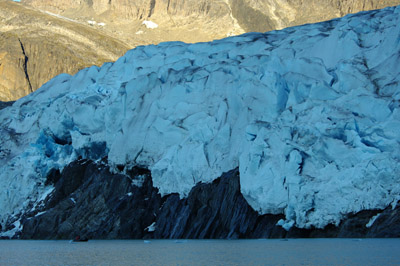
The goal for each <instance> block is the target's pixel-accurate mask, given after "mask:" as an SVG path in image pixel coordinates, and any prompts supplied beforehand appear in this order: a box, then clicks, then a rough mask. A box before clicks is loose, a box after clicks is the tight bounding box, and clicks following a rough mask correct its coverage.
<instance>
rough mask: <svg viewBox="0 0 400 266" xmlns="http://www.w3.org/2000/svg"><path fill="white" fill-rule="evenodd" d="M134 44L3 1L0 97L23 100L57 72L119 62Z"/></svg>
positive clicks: (0, 5) (0, 98)
mask: <svg viewBox="0 0 400 266" xmlns="http://www.w3.org/2000/svg"><path fill="white" fill-rule="evenodd" d="M131 47H132V46H128V45H125V44H123V43H122V42H120V41H118V40H116V39H114V38H113V37H111V36H109V35H106V34H104V33H101V32H98V31H96V30H95V29H92V28H90V27H89V26H87V25H82V24H80V23H77V22H73V21H68V20H66V19H60V18H57V17H55V16H51V15H49V14H46V13H44V12H40V11H38V10H33V9H32V8H27V7H24V6H22V5H21V4H18V3H14V2H12V1H8V0H0V100H2V101H11V100H16V99H19V98H21V97H23V96H25V95H27V94H28V93H30V92H32V91H35V90H36V89H38V88H39V87H40V86H41V85H43V84H44V83H45V82H47V81H49V80H50V79H51V78H53V77H54V76H56V75H58V74H61V73H69V74H75V73H76V72H77V71H78V70H80V69H82V68H85V67H88V66H91V65H101V64H103V63H104V62H107V61H114V60H116V59H117V58H118V57H120V56H121V55H123V54H124V53H125V52H126V50H128V49H129V48H131Z"/></svg>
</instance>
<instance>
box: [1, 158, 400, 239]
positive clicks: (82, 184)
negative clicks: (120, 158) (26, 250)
mask: <svg viewBox="0 0 400 266" xmlns="http://www.w3.org/2000/svg"><path fill="white" fill-rule="evenodd" d="M105 162H106V161H104V160H103V162H102V163H94V162H91V161H87V160H80V161H75V162H73V163H71V164H70V165H69V166H67V167H66V168H65V169H64V170H63V171H62V173H60V172H58V171H53V172H51V173H50V174H49V176H48V179H47V182H48V184H54V186H55V189H54V191H53V193H52V194H50V195H49V196H48V197H47V198H46V199H45V200H44V201H43V202H42V207H41V209H37V210H35V211H34V212H31V213H27V214H26V215H25V217H24V218H23V219H22V220H21V221H22V225H23V230H22V231H21V233H20V234H18V235H16V236H15V237H16V238H22V239H73V238H74V237H75V236H77V235H80V236H81V237H85V238H89V239H142V238H147V239H148V238H155V239H166V238H168V239H170V238H172V239H179V238H185V239H187V238H196V239H218V238H224V239H225V238H229V239H237V238H293V237H357V238H362V237H399V236H400V230H399V224H400V206H397V207H396V208H392V207H388V208H386V209H385V210H383V211H382V210H371V211H362V212H359V213H355V214H350V215H348V217H347V218H346V219H344V220H343V221H342V223H341V224H340V225H339V226H337V227H336V226H334V225H328V226H327V227H326V228H324V229H313V228H310V229H298V228H295V227H293V228H291V229H290V230H289V231H286V230H284V229H283V228H282V227H280V226H278V225H277V222H278V221H279V220H280V219H282V218H284V216H283V215H270V214H266V215H259V214H258V213H257V212H256V211H254V210H253V209H252V208H251V207H250V206H249V205H248V203H247V201H246V200H245V199H244V198H243V196H242V194H241V192H240V183H239V172H238V169H234V170H232V171H229V172H227V173H224V174H223V175H222V176H221V177H219V178H218V179H216V180H214V181H213V182H212V183H209V184H204V183H199V184H197V185H196V186H195V187H194V188H193V189H192V190H191V192H190V194H189V195H188V197H187V198H186V199H180V198H179V196H178V195H177V194H170V195H167V196H164V197H162V196H161V195H160V194H159V193H158V189H156V188H154V187H153V184H152V181H151V173H150V172H149V171H148V170H146V169H141V168H134V169H132V170H131V171H129V173H128V174H113V173H110V172H109V170H108V168H107V166H106V164H105ZM121 169H122V168H121ZM377 215H378V216H377ZM374 216H375V217H376V218H377V219H376V220H375V222H373V223H372V222H370V221H371V218H373V217H374ZM369 223H370V224H369ZM6 229H11V227H10V228H6Z"/></svg>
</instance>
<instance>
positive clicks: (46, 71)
mask: <svg viewBox="0 0 400 266" xmlns="http://www.w3.org/2000/svg"><path fill="white" fill-rule="evenodd" d="M22 2H23V3H24V4H27V5H30V6H32V7H35V8H37V9H40V10H45V11H50V12H53V13H56V14H53V15H49V14H44V12H39V11H38V10H32V9H31V8H30V9H28V8H25V7H24V6H21V4H17V3H13V2H12V1H8V0H1V1H0V100H3V101H8V100H16V99H19V98H21V97H23V96H25V95H27V94H28V93H30V92H32V91H35V90H36V89H37V88H39V87H40V86H41V85H42V84H44V83H45V82H47V81H48V80H50V79H51V78H52V77H54V76H56V75H58V74H60V73H69V74H73V73H76V72H77V71H78V70H79V69H82V68H84V67H87V66H90V65H100V64H102V63H104V62H106V61H114V60H116V59H117V58H118V57H119V56H121V55H122V54H123V53H125V52H126V51H127V50H128V48H132V47H134V46H137V45H140V44H149V43H158V42H162V41H172V40H180V41H185V42H199V41H210V40H212V39H219V38H223V37H225V36H227V35H236V34H241V33H244V32H251V31H260V32H265V31H269V30H274V29H282V28H285V27H288V26H294V25H300V24H304V23H312V22H317V21H322V20H328V19H331V18H335V17H339V16H343V15H345V14H348V13H355V12H358V11H361V10H370V9H376V8H382V7H385V6H390V5H396V4H400V0H384V1H376V0H373V1H366V0H353V1H344V0H336V1H328V0H324V1H317V0H312V1H301V0H292V1H283V0H262V1H250V0H226V1H219V0H218V1H217V0H201V1H196V0H185V1H182V0H168V1H166V0H140V1H133V0H116V1H115V0H114V1H108V0H99V1H91V0H84V1H78V0H74V1H66V0H56V1H51V0H25V1H22ZM59 14H62V16H60V15H59ZM57 16H58V17H57ZM71 19H72V20H73V21H70V20H71ZM93 19H95V20H97V22H95V21H94V20H93ZM145 19H151V20H155V21H156V22H157V23H158V24H159V26H160V29H159V30H157V31H154V32H153V31H152V30H146V27H145V26H144V25H142V22H143V20H145ZM88 22H90V23H92V24H93V25H92V24H90V25H89V24H87V23H88ZM98 22H101V24H100V25H107V26H106V27H104V26H99V25H98V24H97V23H98ZM25 25H30V26H29V27H25ZM136 33H140V34H139V35H138V34H136ZM116 39H118V40H123V41H124V42H125V43H126V44H123V43H121V42H120V41H117V40H116Z"/></svg>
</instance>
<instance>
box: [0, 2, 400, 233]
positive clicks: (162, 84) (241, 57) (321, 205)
mask: <svg viewBox="0 0 400 266" xmlns="http://www.w3.org/2000/svg"><path fill="white" fill-rule="evenodd" d="M399 18H400V8H399V7H397V8H387V9H384V10H379V11H371V12H364V13H359V14H356V15H350V16H347V17H345V18H343V19H337V20H332V21H329V22H324V23H319V24H313V25H305V26H300V27H294V28H288V29H285V30H281V31H274V32H269V33H265V34H261V33H250V34H245V35H241V36H238V37H231V38H226V39H223V40H218V41H214V42H211V43H198V44H184V43H180V42H171V43H162V44H160V45H157V46H154V45H150V46H145V47H138V48H136V49H133V50H131V51H129V52H128V53H127V54H126V55H125V56H123V57H121V58H120V59H119V60H118V61H117V62H115V63H107V64H105V65H103V66H102V67H101V68H99V67H91V68H87V69H84V70H82V71H80V72H79V73H77V74H76V75H75V76H69V75H66V74H63V75H60V76H57V77H56V78H54V79H53V80H51V81H49V82H48V83H47V84H45V85H44V86H42V88H40V89H39V90H37V91H36V92H34V93H32V94H31V95H29V96H27V97H24V98H23V99H21V100H19V101H17V102H16V103H15V104H14V105H13V106H12V107H9V108H6V109H3V110H2V111H1V112H0V122H1V127H0V131H1V132H0V133H1V136H2V138H1V140H0V145H1V146H0V147H1V150H0V162H1V171H0V187H1V194H0V210H1V213H0V218H1V222H2V223H3V224H4V223H5V221H6V220H7V219H8V218H9V217H10V216H12V215H17V214H18V213H19V212H22V211H23V210H25V209H26V208H31V207H32V205H33V206H34V205H35V204H36V203H37V201H39V199H40V197H41V195H42V194H43V193H45V191H47V190H46V189H47V188H46V187H45V186H44V181H45V178H46V174H47V173H48V172H49V170H50V169H53V168H56V169H62V168H63V167H64V166H65V165H66V164H68V163H69V162H71V161H73V160H75V159H76V158H78V157H79V156H82V157H84V158H91V159H94V160H96V159H100V158H103V157H105V156H108V161H109V163H110V166H111V167H112V168H113V169H114V170H115V171H117V167H116V166H117V165H127V167H125V168H129V167H133V166H135V165H140V166H145V167H148V168H149V169H150V170H151V172H152V176H153V181H154V185H155V186H157V187H158V188H160V192H161V193H163V194H168V193H173V192H178V193H180V195H182V196H185V195H187V193H188V192H189V191H190V189H191V188H192V187H193V186H194V185H195V184H196V183H197V182H209V181H212V180H213V179H215V178H217V177H218V176H220V175H221V173H223V172H224V171H228V170H230V169H233V168H235V167H237V166H239V169H240V174H241V179H240V182H241V190H242V193H243V195H244V196H245V198H246V199H247V201H248V202H249V203H250V205H251V206H252V207H253V208H254V209H255V210H257V211H259V212H260V213H284V214H285V215H286V221H283V222H281V223H282V224H283V225H284V226H285V227H290V226H291V225H292V224H294V225H295V226H298V227H309V226H316V227H323V226H325V225H327V224H329V223H334V224H337V223H339V222H340V219H341V218H342V217H343V215H344V214H347V213H351V212H356V211H360V210H363V209H374V208H384V207H386V206H388V205H389V204H391V203H392V202H394V201H396V200H398V199H399V195H400V186H399V181H400V176H399V173H400V164H399V159H400V147H399V140H400V109H399V101H400V85H399V81H400V21H399V20H400V19H399ZM288 225H289V226H288Z"/></svg>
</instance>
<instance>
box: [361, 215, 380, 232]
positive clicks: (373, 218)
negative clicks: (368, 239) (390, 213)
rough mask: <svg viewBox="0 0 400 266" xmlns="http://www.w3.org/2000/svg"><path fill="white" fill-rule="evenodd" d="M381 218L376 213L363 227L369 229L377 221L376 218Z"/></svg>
mask: <svg viewBox="0 0 400 266" xmlns="http://www.w3.org/2000/svg"><path fill="white" fill-rule="evenodd" d="M379 216H381V213H378V214H377V215H375V216H374V217H372V218H371V219H370V220H369V222H368V223H367V224H366V225H365V226H366V227H367V228H370V227H371V226H372V225H373V224H374V223H375V221H376V219H378V217H379Z"/></svg>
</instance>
